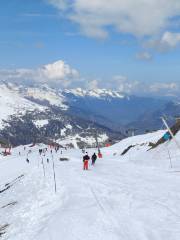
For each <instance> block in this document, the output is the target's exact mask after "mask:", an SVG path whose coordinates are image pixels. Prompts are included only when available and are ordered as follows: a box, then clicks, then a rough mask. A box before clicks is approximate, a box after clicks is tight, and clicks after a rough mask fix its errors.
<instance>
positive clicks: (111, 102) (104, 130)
mask: <svg viewBox="0 0 180 240" xmlns="http://www.w3.org/2000/svg"><path fill="white" fill-rule="evenodd" d="M166 103H167V101H165V100H159V99H153V98H146V97H136V96H127V95H125V94H122V93H121V92H118V91H113V90H106V89H94V90H83V89H81V88H77V89H68V90H67V89H65V90H59V89H52V88H50V87H48V86H47V85H43V86H31V87H30V86H29V87H27V86H18V85H15V84H12V83H1V84H0V106H1V113H0V137H1V138H5V139H9V141H11V143H13V144H25V143H29V142H33V141H38V140H39V141H43V138H44V139H62V138H63V139H64V138H66V137H70V136H75V135H76V136H77V138H78V139H81V140H82V139H85V137H86V136H88V137H90V138H91V137H92V135H94V132H95V131H94V130H92V128H95V129H96V130H97V131H98V133H99V134H102V136H103V135H104V134H106V136H107V141H108V139H109V138H110V139H111V140H113V141H114V140H119V139H121V138H123V137H124V134H122V132H125V128H126V127H131V126H137V124H136V122H138V125H139V124H140V125H139V126H142V128H141V130H142V131H144V130H145V129H147V128H148V126H146V124H141V121H142V120H143V119H144V118H145V117H146V116H150V113H155V114H157V113H156V112H158V111H159V109H163V108H164V106H165V104H166ZM142 116H144V118H142ZM153 117H154V116H153ZM149 121H151V118H149ZM159 121H160V120H159ZM147 125H148V122H147ZM67 126H71V127H70V128H69V127H67ZM90 126H91V127H90ZM158 127H159V125H158V124H157V128H158ZM153 128H155V129H157V128H156V126H154V125H153ZM103 139H104V138H103ZM81 140H79V141H81ZM83 141H85V140H83ZM103 141H104V140H103ZM87 142H88V140H87Z"/></svg>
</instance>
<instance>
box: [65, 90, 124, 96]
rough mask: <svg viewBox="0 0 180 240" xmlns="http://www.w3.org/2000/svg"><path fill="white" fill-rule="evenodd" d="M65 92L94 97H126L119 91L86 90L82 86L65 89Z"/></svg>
mask: <svg viewBox="0 0 180 240" xmlns="http://www.w3.org/2000/svg"><path fill="white" fill-rule="evenodd" d="M64 92H65V93H68V94H70V93H71V94H73V95H75V96H77V97H86V96H89V97H94V98H104V97H112V98H124V95H123V94H122V93H121V92H119V91H114V90H107V89H99V88H97V89H92V90H84V89H82V88H75V89H65V90H64Z"/></svg>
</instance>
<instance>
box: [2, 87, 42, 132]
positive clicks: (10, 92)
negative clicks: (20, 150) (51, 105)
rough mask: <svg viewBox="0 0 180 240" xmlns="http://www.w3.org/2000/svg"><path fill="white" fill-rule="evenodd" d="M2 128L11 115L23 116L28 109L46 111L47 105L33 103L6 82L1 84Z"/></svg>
mask: <svg viewBox="0 0 180 240" xmlns="http://www.w3.org/2000/svg"><path fill="white" fill-rule="evenodd" d="M0 109H1V111H0V128H1V129H2V128H3V127H4V126H6V123H4V122H3V120H8V119H9V117H10V116H12V115H16V116H21V115H23V114H25V112H27V111H34V110H39V111H44V110H45V107H43V106H40V105H38V104H36V103H33V102H31V101H29V100H27V99H25V98H23V97H22V96H21V95H20V94H19V93H18V91H17V89H11V88H9V87H8V86H6V85H5V84H1V85H0Z"/></svg>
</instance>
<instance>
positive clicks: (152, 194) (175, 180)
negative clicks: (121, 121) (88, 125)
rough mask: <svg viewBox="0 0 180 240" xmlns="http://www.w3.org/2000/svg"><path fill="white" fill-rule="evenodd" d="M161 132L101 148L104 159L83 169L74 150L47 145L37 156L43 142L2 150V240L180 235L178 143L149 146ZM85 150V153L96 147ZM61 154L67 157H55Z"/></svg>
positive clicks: (168, 238) (170, 238) (149, 239)
mask: <svg viewBox="0 0 180 240" xmlns="http://www.w3.org/2000/svg"><path fill="white" fill-rule="evenodd" d="M163 134H164V131H159V132H156V133H152V134H146V135H141V136H136V137H133V138H127V139H125V140H123V141H121V142H120V143H117V144H115V145H113V146H111V147H107V148H103V149H101V151H102V154H103V158H102V159H97V161H96V164H95V166H90V168H89V170H88V171H84V170H83V169H82V155H83V154H82V152H81V150H79V149H67V150H64V149H63V150H62V152H61V149H60V150H59V151H58V152H57V153H56V152H55V150H54V149H53V150H52V153H51V149H50V148H48V151H47V152H46V153H45V156H44V155H42V156H40V155H39V151H38V149H39V148H44V147H48V146H45V145H39V146H34V147H29V146H26V148H25V149H24V146H20V147H18V148H15V149H13V150H12V155H11V156H7V157H3V156H2V157H1V159H0V171H1V174H0V233H1V227H2V226H4V225H5V224H8V225H5V230H4V232H6V233H5V234H3V235H2V236H1V239H2V240H60V239H62V240H179V239H180V204H179V201H180V191H179V189H180V187H179V186H180V160H179V159H180V150H179V149H178V148H177V146H176V144H175V143H174V142H173V140H171V141H170V142H166V143H165V144H162V145H160V146H159V147H157V148H156V149H154V150H150V151H147V150H149V146H148V143H149V141H152V142H153V141H154V142H155V141H157V140H158V139H159V138H160V137H161V136H162V135H163ZM177 140H178V141H180V134H178V136H177ZM130 145H133V147H132V148H131V149H130V150H129V151H128V152H127V153H126V154H125V155H123V156H121V153H122V152H123V151H124V150H125V149H127V148H128V147H129V146H130ZM29 150H31V151H29ZM87 151H88V153H89V155H91V154H92V153H94V151H96V150H95V149H87ZM64 156H66V157H68V158H69V161H59V158H60V157H64ZM169 156H170V157H171V161H170V159H169ZM26 158H28V159H29V161H30V163H29V164H28V163H27V162H26ZM47 158H48V159H49V163H48V162H47ZM53 161H54V164H55V173H56V181H57V193H56V194H55V192H54V180H53ZM42 163H43V164H42ZM43 165H44V171H43ZM44 172H45V176H44ZM18 177H19V178H18ZM7 183H9V185H7ZM5 184H6V185H5ZM7 186H10V187H9V188H7ZM6 188H7V189H6ZM3 189H5V190H4V191H2V190H3Z"/></svg>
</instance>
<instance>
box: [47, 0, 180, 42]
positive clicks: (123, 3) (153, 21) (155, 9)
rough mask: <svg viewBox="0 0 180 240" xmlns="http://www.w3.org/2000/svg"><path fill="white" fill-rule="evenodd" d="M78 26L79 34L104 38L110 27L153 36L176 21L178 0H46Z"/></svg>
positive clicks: (179, 9)
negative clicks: (64, 12)
mask: <svg viewBox="0 0 180 240" xmlns="http://www.w3.org/2000/svg"><path fill="white" fill-rule="evenodd" d="M48 1H49V3H50V4H52V5H53V6H55V7H56V8H57V9H59V10H60V11H61V12H62V10H64V11H66V14H67V15H66V16H67V18H69V19H70V20H71V21H73V22H76V23H77V24H78V25H79V26H80V30H81V32H82V33H83V34H85V35H88V36H92V37H98V38H105V37H107V36H108V28H109V27H110V26H112V27H113V28H114V29H115V30H116V31H117V32H121V33H130V34H133V35H135V36H138V37H139V36H140V37H144V36H154V35H156V34H159V33H161V32H163V31H166V29H167V28H168V27H169V26H171V25H172V24H176V21H175V17H176V16H178V15H179V14H180V1H179V0H171V1H169V0H160V1H159V0H151V1H149V0H136V1H134V0H111V1H107V0H93V1H89V0H74V1H70V0H66V1H65V0H48Z"/></svg>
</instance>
